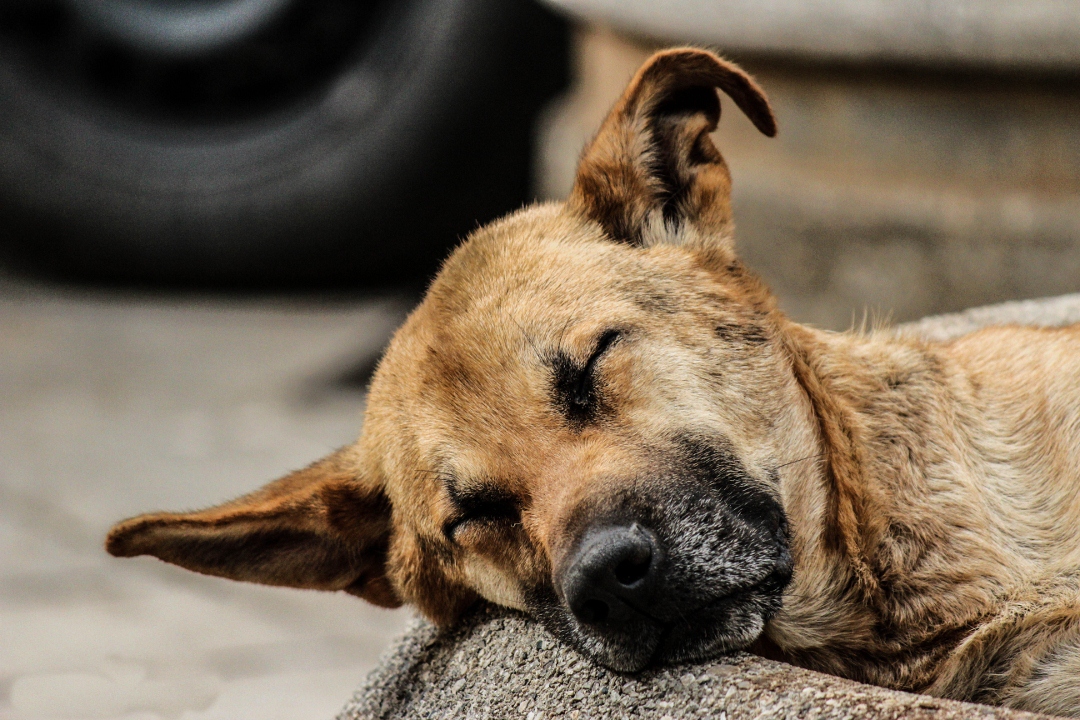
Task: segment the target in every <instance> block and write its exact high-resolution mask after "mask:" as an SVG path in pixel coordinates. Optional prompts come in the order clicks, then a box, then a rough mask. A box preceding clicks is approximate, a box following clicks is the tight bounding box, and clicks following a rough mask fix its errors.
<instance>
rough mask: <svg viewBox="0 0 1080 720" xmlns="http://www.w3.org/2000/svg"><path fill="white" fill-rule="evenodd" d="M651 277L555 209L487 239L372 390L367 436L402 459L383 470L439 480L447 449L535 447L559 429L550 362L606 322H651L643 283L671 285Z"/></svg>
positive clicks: (437, 292)
mask: <svg viewBox="0 0 1080 720" xmlns="http://www.w3.org/2000/svg"><path fill="white" fill-rule="evenodd" d="M648 275H649V269H648V263H643V262H642V257H641V253H640V252H639V251H637V250H636V249H634V248H629V247H626V246H623V245H621V244H618V243H615V242H612V241H610V240H608V239H606V238H605V236H604V235H603V233H602V232H601V230H600V229H599V227H597V226H595V225H593V224H590V223H589V222H588V221H585V220H582V219H580V218H578V217H577V216H575V215H573V214H571V213H567V212H565V211H564V210H563V209H562V208H561V206H558V205H541V206H536V207H533V208H529V209H526V210H524V211H521V212H519V213H516V214H514V215H511V216H509V217H508V218H505V219H503V220H501V221H499V222H497V223H494V224H493V225H491V226H488V227H486V228H483V229H481V230H479V231H478V232H477V233H476V234H475V235H474V236H473V237H471V238H470V239H469V240H468V241H467V242H466V243H464V244H463V245H462V246H461V247H460V248H458V250H457V251H455V253H454V254H453V255H452V256H451V258H450V259H449V260H448V261H447V262H446V264H445V265H444V267H443V268H442V270H441V271H440V273H439V275H438V277H437V278H436V279H435V281H434V282H433V283H432V285H431V288H430V289H429V291H428V293H427V295H426V296H425V298H424V300H423V302H422V303H421V304H420V305H419V306H418V307H417V309H416V310H415V311H414V312H413V313H412V315H410V317H409V319H408V320H407V321H406V323H405V324H404V325H403V326H402V328H401V329H400V330H399V331H398V333H397V334H396V335H395V337H394V339H393V341H392V342H391V344H390V347H389V348H388V349H387V353H386V355H385V356H384V358H383V361H382V363H381V364H380V367H379V370H378V372H377V373H376V376H375V378H374V381H373V383H372V388H371V394H370V395H369V401H368V416H367V420H366V421H365V426H366V427H365V433H369V432H370V433H376V432H377V433H378V434H379V435H380V436H382V438H383V439H384V441H383V442H379V443H377V444H378V446H379V447H380V451H381V452H386V451H387V450H389V449H390V448H391V447H393V449H394V450H393V451H394V452H395V453H397V455H398V458H397V459H396V461H393V462H391V463H390V464H391V465H393V466H394V469H392V470H391V469H390V468H387V470H388V471H390V472H391V474H396V473H398V472H402V473H407V472H408V471H409V470H408V468H409V467H415V466H417V465H419V466H421V467H422V468H425V469H427V470H429V471H430V470H436V471H437V470H439V469H440V468H437V467H434V468H433V467H430V466H431V465H432V464H435V463H436V462H437V456H438V455H439V454H440V447H442V446H446V445H448V444H451V445H453V447H451V448H449V449H448V451H447V452H448V454H453V455H454V456H455V457H457V458H461V457H462V451H463V450H464V448H462V447H461V443H463V442H466V441H467V440H468V439H469V438H492V437H496V436H498V437H504V438H509V437H519V438H530V437H531V438H535V437H536V436H537V433H536V430H538V429H540V428H542V427H543V426H544V424H545V423H547V422H554V421H556V420H557V418H554V417H551V416H550V404H551V403H550V402H549V400H550V398H549V393H550V387H548V385H547V384H546V382H545V378H546V375H545V373H546V371H547V370H548V369H549V368H548V366H547V365H546V363H547V362H548V360H549V359H548V358H545V357H544V355H545V353H548V352H550V351H554V350H557V349H562V350H570V351H573V352H576V353H577V354H580V353H581V352H585V353H586V355H587V353H588V347H590V346H591V344H592V343H593V342H594V341H595V337H594V336H595V335H596V334H597V333H598V332H601V331H602V330H603V329H604V327H605V326H606V325H607V324H609V323H613V322H614V323H618V322H620V321H626V320H628V319H632V318H634V317H637V316H641V315H643V314H644V313H645V311H644V310H642V308H641V303H640V296H641V294H642V293H641V291H640V286H641V285H642V283H648V284H650V286H652V285H655V284H656V283H660V284H663V282H664V281H663V280H661V279H657V280H656V281H655V282H653V281H650V280H649V278H648V277H647V276H648ZM652 294H653V295H654V296H655V294H656V293H655V292H653V293H652ZM583 359H584V358H582V360H583ZM526 428H528V430H526ZM515 429H517V430H520V432H515ZM481 454H486V453H481ZM387 460H388V458H382V461H383V462H384V464H385V463H386V462H387Z"/></svg>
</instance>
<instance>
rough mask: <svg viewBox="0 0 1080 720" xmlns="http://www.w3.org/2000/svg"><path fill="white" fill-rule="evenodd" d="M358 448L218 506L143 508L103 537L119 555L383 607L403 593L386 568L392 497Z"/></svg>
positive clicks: (396, 603)
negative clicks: (371, 476) (376, 483)
mask: <svg viewBox="0 0 1080 720" xmlns="http://www.w3.org/2000/svg"><path fill="white" fill-rule="evenodd" d="M358 467H359V463H358V462H357V460H356V451H355V449H354V448H351V447H348V448H343V449H341V450H338V451H337V452H335V453H333V454H331V455H329V456H328V457H325V458H323V459H322V460H319V461H318V462H316V463H314V464H313V465H311V466H309V467H307V468H305V469H303V470H299V471H297V472H294V473H292V474H291V475H287V476H285V477H283V478H281V479H280V480H277V481H275V482H272V483H270V484H269V485H266V486H265V487H263V488H262V489H261V490H258V491H256V492H253V493H251V494H250V495H245V496H243V497H241V498H238V499H236V500H233V501H232V502H229V503H225V504H224V505H219V506H218V507H214V508H210V509H209V510H202V511H200V512H192V513H154V514H149V515H140V516H139V517H135V518H132V519H130V520H125V521H124V522H122V523H119V524H118V525H116V526H115V527H114V528H113V529H112V530H111V531H110V532H109V537H108V539H107V540H106V541H105V547H106V549H107V550H108V551H109V553H111V554H113V555H116V556H120V557H132V556H135V555H154V556H156V557H158V558H161V559H162V560H165V561H166V562H170V563H174V564H176V565H180V566H181V567H185V568H187V569H189V570H194V571H196V572H200V573H205V574H207V575H218V576H221V577H227V578H231V579H233V580H247V581H250V582H258V583H264V584H267V585H286V586H289V587H300V588H314V589H318V590H345V591H346V592H349V593H352V594H354V595H359V596H360V597H362V598H364V599H365V600H368V601H370V602H372V603H375V604H376V605H381V606H383V607H398V606H399V605H401V600H400V599H399V598H398V596H397V593H396V592H395V591H394V588H393V586H392V585H391V583H390V581H389V580H388V578H387V574H386V555H387V549H388V547H389V542H390V532H391V525H390V503H389V501H388V500H387V499H386V496H385V495H384V494H383V493H382V491H381V490H380V489H378V488H372V487H369V486H368V485H367V484H365V483H364V482H362V480H361V479H360V478H359V477H358Z"/></svg>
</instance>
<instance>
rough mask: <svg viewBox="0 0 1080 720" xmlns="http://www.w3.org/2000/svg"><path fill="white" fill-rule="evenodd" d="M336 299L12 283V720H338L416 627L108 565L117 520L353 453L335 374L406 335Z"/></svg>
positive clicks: (356, 403)
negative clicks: (225, 298) (274, 299)
mask: <svg viewBox="0 0 1080 720" xmlns="http://www.w3.org/2000/svg"><path fill="white" fill-rule="evenodd" d="M402 313H403V304H402V303H401V302H400V301H398V302H394V301H393V300H385V299H383V300H371V301H367V302H362V301H356V302H352V303H347V304H336V305H308V306H304V307H297V306H295V305H291V306H290V305H274V304H273V303H270V304H267V303H265V302H263V303H254V302H248V303H245V302H235V301H234V302H222V301H214V302H200V303H186V304H185V303H180V302H175V301H155V300H150V301H147V300H146V299H124V298H117V297H95V296H89V297H88V296H79V297H76V296H73V295H71V294H67V295H65V294H63V293H58V292H52V291H41V290H28V289H26V288H25V287H22V286H19V285H17V284H12V283H10V282H9V283H6V284H5V283H3V282H0V720H9V719H14V718H19V719H22V718H125V719H126V720H135V719H136V718H138V720H152V719H156V718H177V719H182V720H211V719H215V720H216V719H221V720H226V719H228V720H236V719H238V718H260V719H261V720H276V719H278V718H280V719H282V720H284V719H286V718H288V720H306V719H307V718H311V719H312V720H316V719H318V720H325V719H326V718H330V717H333V716H334V714H335V713H336V712H337V711H338V710H339V709H340V707H341V705H342V703H343V702H344V700H345V699H346V698H347V697H348V696H349V695H350V694H351V692H352V691H353V690H354V689H355V688H356V686H357V684H358V683H359V681H360V680H361V679H362V678H363V677H364V675H365V674H366V673H367V671H368V670H369V669H370V668H372V667H373V666H374V663H375V660H376V658H377V657H378V655H379V653H380V652H381V651H382V650H383V648H384V647H385V646H386V644H387V642H388V641H389V639H390V638H391V637H392V636H394V635H395V634H396V633H398V632H399V631H400V629H401V628H402V627H403V626H404V624H405V622H406V621H407V620H408V618H409V615H408V614H407V613H406V612H402V611H396V612H388V611H382V610H377V609H374V608H371V607H369V606H367V605H366V604H365V603H363V602H362V601H359V600H357V599H355V598H353V597H350V596H345V595H329V594H321V593H307V592H303V591H298V590H287V589H276V588H263V587H258V586H248V585H243V584H240V583H231V582H227V581H222V580H216V579H212V578H205V577H202V576H198V575H195V574H193V573H188V572H185V571H183V570H179V569H177V568H173V567H171V566H167V565H165V564H163V563H160V562H158V561H156V560H152V559H147V558H138V559H135V560H117V559H113V558H110V557H108V556H107V555H106V554H105V553H104V551H103V550H102V549H101V542H102V539H103V537H104V534H105V532H106V530H107V529H108V527H109V525H110V524H111V523H112V522H114V521H116V520H118V519H121V518H123V517H126V516H129V515H132V514H134V513H137V512H140V511H145V510H150V509H162V508H167V509H179V508H194V507H199V506H204V505H208V504H212V503H216V502H218V501H221V500H223V499H226V498H228V497H230V496H234V495H237V494H240V493H241V492H244V491H247V490H250V489H252V488H254V487H256V486H258V485H260V484H261V483H263V482H265V481H267V480H269V479H271V478H273V477H275V476H277V475H280V474H282V473H283V472H284V471H286V470H289V469H293V468H297V467H300V466H302V465H305V464H307V463H308V462H310V461H311V460H314V459H315V458H317V457H319V456H320V455H322V454H324V453H326V452H327V451H329V450H331V449H333V448H335V447H337V446H340V445H342V444H345V443H347V442H350V441H351V440H352V439H353V438H354V437H355V436H356V434H357V432H358V430H359V427H360V413H361V411H362V407H363V395H362V392H360V391H357V390H352V391H350V390H348V389H347V388H344V389H343V388H340V387H338V388H335V386H334V383H333V382H332V381H333V379H334V378H336V377H339V376H340V375H342V374H343V373H344V374H347V373H348V371H350V369H352V368H353V367H354V366H355V365H356V364H360V365H363V364H364V362H365V361H366V360H370V358H371V357H373V355H374V354H376V353H377V352H378V350H379V348H380V347H381V346H382V345H383V343H384V342H385V341H386V339H387V337H388V334H389V332H390V330H391V329H392V328H393V327H394V326H396V325H397V323H398V322H400V319H401V317H402Z"/></svg>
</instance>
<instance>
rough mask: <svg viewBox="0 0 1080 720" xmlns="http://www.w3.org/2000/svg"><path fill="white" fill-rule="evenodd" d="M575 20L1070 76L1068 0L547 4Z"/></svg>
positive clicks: (857, 55)
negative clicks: (1056, 71) (1058, 71)
mask: <svg viewBox="0 0 1080 720" xmlns="http://www.w3.org/2000/svg"><path fill="white" fill-rule="evenodd" d="M546 2H548V3H549V4H551V5H554V6H556V7H558V8H560V9H562V10H564V11H566V12H568V13H570V14H571V15H573V16H575V17H579V18H581V19H583V20H586V21H589V22H593V23H603V24H606V25H610V26H611V27H614V28H617V29H619V30H620V31H623V32H627V33H631V34H636V35H641V36H647V37H652V38H655V39H658V40H666V41H680V42H687V41H690V42H696V43H703V44H706V45H718V46H720V47H723V48H725V49H726V50H728V51H730V52H742V53H746V52H750V53H761V54H772V55H785V56H803V57H816V58H821V59H827V60H842V61H847V62H865V61H889V62H914V63H918V64H960V65H988V66H1002V67H1028V68H1033V69H1041V70H1075V69H1076V67H1077V66H1078V65H1080V5H1078V4H1077V3H1075V2H1069V0H1024V2H1015V1H1014V0H951V1H950V2H920V1H919V0H904V1H897V0H818V1H817V2H805V0H775V1H774V2H770V3H768V4H767V5H765V4H762V3H760V2H755V0H546Z"/></svg>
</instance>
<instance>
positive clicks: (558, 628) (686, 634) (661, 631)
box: [543, 591, 778, 673]
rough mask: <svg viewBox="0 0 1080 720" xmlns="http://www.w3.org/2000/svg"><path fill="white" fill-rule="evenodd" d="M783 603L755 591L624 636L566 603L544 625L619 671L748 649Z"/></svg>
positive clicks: (648, 623) (648, 624)
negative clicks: (605, 630) (578, 617)
mask: <svg viewBox="0 0 1080 720" xmlns="http://www.w3.org/2000/svg"><path fill="white" fill-rule="evenodd" d="M777 605H778V602H777V601H776V600H775V599H773V598H772V597H767V596H763V595H758V594H757V593H754V592H752V591H751V592H750V593H747V594H743V595H740V596H736V597H734V598H732V597H728V598H723V599H720V600H718V601H716V602H714V603H712V604H709V605H706V606H705V607H704V608H699V609H697V610H695V611H694V612H692V613H688V617H679V618H676V619H673V620H671V621H668V622H661V621H655V622H654V621H651V620H650V621H645V622H642V623H641V625H639V626H637V627H636V628H634V629H633V632H630V633H627V634H626V635H625V636H622V637H610V636H609V637H601V636H599V635H598V634H597V633H595V632H593V631H592V630H591V629H589V628H588V627H584V626H581V625H580V624H578V623H577V622H576V621H575V620H574V619H572V618H571V617H570V615H569V613H568V612H566V610H565V609H564V608H562V607H560V608H559V611H558V613H557V615H558V616H559V617H558V620H557V621H556V622H551V620H554V619H555V618H554V617H553V615H555V614H556V613H550V612H549V613H547V617H546V618H543V619H544V620H545V622H544V624H545V625H546V626H547V627H548V629H549V630H550V631H551V632H552V633H553V634H554V635H556V636H557V637H559V638H560V639H561V640H563V641H564V642H567V643H568V644H570V645H572V646H573V647H574V648H575V649H576V650H577V651H578V652H580V653H582V654H583V655H585V656H587V657H589V658H590V659H592V660H593V661H594V662H596V663H597V664H599V665H603V666H604V667H607V668H609V669H611V670H615V671H617V672H627V673H632V672H639V671H641V670H644V669H645V668H648V667H650V666H657V665H670V664H674V663H682V662H696V661H701V660H707V659H709V658H713V657H716V656H718V655H723V654H725V653H730V652H733V651H736V650H742V649H744V648H746V647H749V646H750V645H752V644H753V643H754V641H755V640H757V639H758V637H759V636H760V635H761V633H762V631H763V630H764V628H765V624H766V623H767V622H768V620H769V618H771V617H772V615H774V614H775V612H776V610H777V607H776V606H777Z"/></svg>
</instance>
